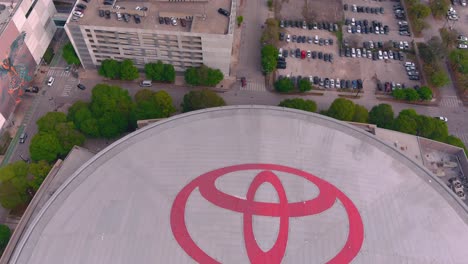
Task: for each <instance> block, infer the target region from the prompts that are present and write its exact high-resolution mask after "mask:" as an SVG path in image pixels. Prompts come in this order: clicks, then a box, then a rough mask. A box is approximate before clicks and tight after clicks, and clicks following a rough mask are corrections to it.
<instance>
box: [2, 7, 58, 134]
mask: <svg viewBox="0 0 468 264" xmlns="http://www.w3.org/2000/svg"><path fill="white" fill-rule="evenodd" d="M55 12H56V11H55V7H54V4H53V2H52V0H32V1H29V0H24V1H19V2H13V3H9V4H8V5H4V4H0V56H2V58H1V62H2V65H1V67H0V130H1V129H2V128H4V127H5V125H6V124H7V123H9V122H11V116H12V113H13V111H14V109H15V106H16V105H17V104H18V103H20V102H21V95H22V93H23V89H24V88H25V87H26V86H28V85H29V83H30V82H31V81H32V79H33V78H34V74H35V71H36V66H37V65H38V64H39V63H40V62H41V59H42V56H43V54H44V52H45V51H46V49H47V47H48V46H49V43H50V41H51V40H52V38H53V36H54V34H55V31H56V26H55V24H54V21H53V19H52V17H53V15H54V14H55ZM9 120H10V121H9Z"/></svg>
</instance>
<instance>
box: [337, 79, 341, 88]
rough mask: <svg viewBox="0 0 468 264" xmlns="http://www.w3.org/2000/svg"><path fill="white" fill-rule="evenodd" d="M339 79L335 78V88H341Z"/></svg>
mask: <svg viewBox="0 0 468 264" xmlns="http://www.w3.org/2000/svg"><path fill="white" fill-rule="evenodd" d="M340 82H341V81H340V79H339V78H336V88H341V84H340Z"/></svg>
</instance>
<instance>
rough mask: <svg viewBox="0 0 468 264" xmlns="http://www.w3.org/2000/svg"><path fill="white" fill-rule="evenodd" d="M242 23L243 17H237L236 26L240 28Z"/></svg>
mask: <svg viewBox="0 0 468 264" xmlns="http://www.w3.org/2000/svg"><path fill="white" fill-rule="evenodd" d="M243 21H244V17H243V16H238V17H237V26H239V27H240V25H242V22H243Z"/></svg>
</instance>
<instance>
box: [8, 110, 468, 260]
mask: <svg viewBox="0 0 468 264" xmlns="http://www.w3.org/2000/svg"><path fill="white" fill-rule="evenodd" d="M466 212H467V211H466V207H464V206H463V204H462V203H461V202H460V201H459V200H457V199H456V198H455V197H454V196H453V193H452V192H451V191H450V190H449V189H447V187H446V186H444V185H443V184H441V182H440V181H439V180H438V179H436V178H433V177H432V176H431V174H430V173H429V172H428V171H427V170H425V169H424V168H422V167H420V166H419V165H418V164H417V163H415V162H414V161H412V160H409V159H407V158H406V157H405V156H403V155H401V154H400V153H399V152H398V151H395V150H394V149H393V147H392V146H389V145H386V144H384V143H383V142H381V141H380V140H378V139H377V138H375V137H374V136H373V135H371V134H368V133H366V132H364V131H362V130H360V129H358V128H355V127H353V126H351V125H348V124H345V123H343V122H340V121H337V120H334V119H330V118H327V117H324V116H321V115H317V114H312V113H306V112H302V111H296V110H292V109H284V108H278V107H267V106H234V107H225V108H211V109H206V110H202V111H197V112H191V113H187V114H183V115H178V116H174V117H172V118H169V119H167V120H164V121H161V122H158V123H154V124H151V125H149V126H147V127H145V128H143V129H141V130H138V131H136V132H134V133H132V134H130V135H128V136H126V137H125V138H123V139H121V140H119V141H117V142H116V143H114V144H112V145H111V146H109V147H108V148H107V149H105V150H103V151H102V152H100V153H99V154H97V155H96V156H95V157H94V158H92V159H91V160H89V161H88V162H86V163H85V164H84V165H83V166H82V167H81V168H80V169H79V170H77V171H76V172H75V173H74V175H72V177H70V179H69V180H68V182H65V184H64V185H62V187H61V188H60V189H59V190H58V191H57V192H56V193H55V194H54V195H53V196H52V198H51V199H50V200H49V201H48V202H47V204H46V205H45V206H44V208H43V209H42V211H41V212H40V213H39V214H38V215H37V216H36V218H35V219H34V221H32V223H31V224H30V226H29V227H28V229H27V231H26V232H25V234H24V235H23V237H22V239H21V240H20V242H19V243H18V244H17V246H16V249H15V251H14V254H13V257H12V259H11V260H10V263H15V264H19V263H48V264H63V263H67V264H75V263H76V264H82V263H112V264H119V263H196V262H200V263H216V262H219V263H280V262H281V263H327V262H328V263H349V262H352V263H466V261H467V260H468V251H467V250H465V249H466V245H467V244H468V226H467V213H466Z"/></svg>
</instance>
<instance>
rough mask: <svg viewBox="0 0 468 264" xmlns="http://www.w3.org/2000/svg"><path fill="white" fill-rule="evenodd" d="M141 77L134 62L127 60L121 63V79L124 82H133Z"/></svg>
mask: <svg viewBox="0 0 468 264" xmlns="http://www.w3.org/2000/svg"><path fill="white" fill-rule="evenodd" d="M139 76H140V75H139V74H138V69H137V67H135V65H133V61H132V60H130V59H126V60H123V61H122V62H121V63H120V78H121V79H122V80H126V81H133V80H135V79H137V78H138V77H139Z"/></svg>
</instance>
